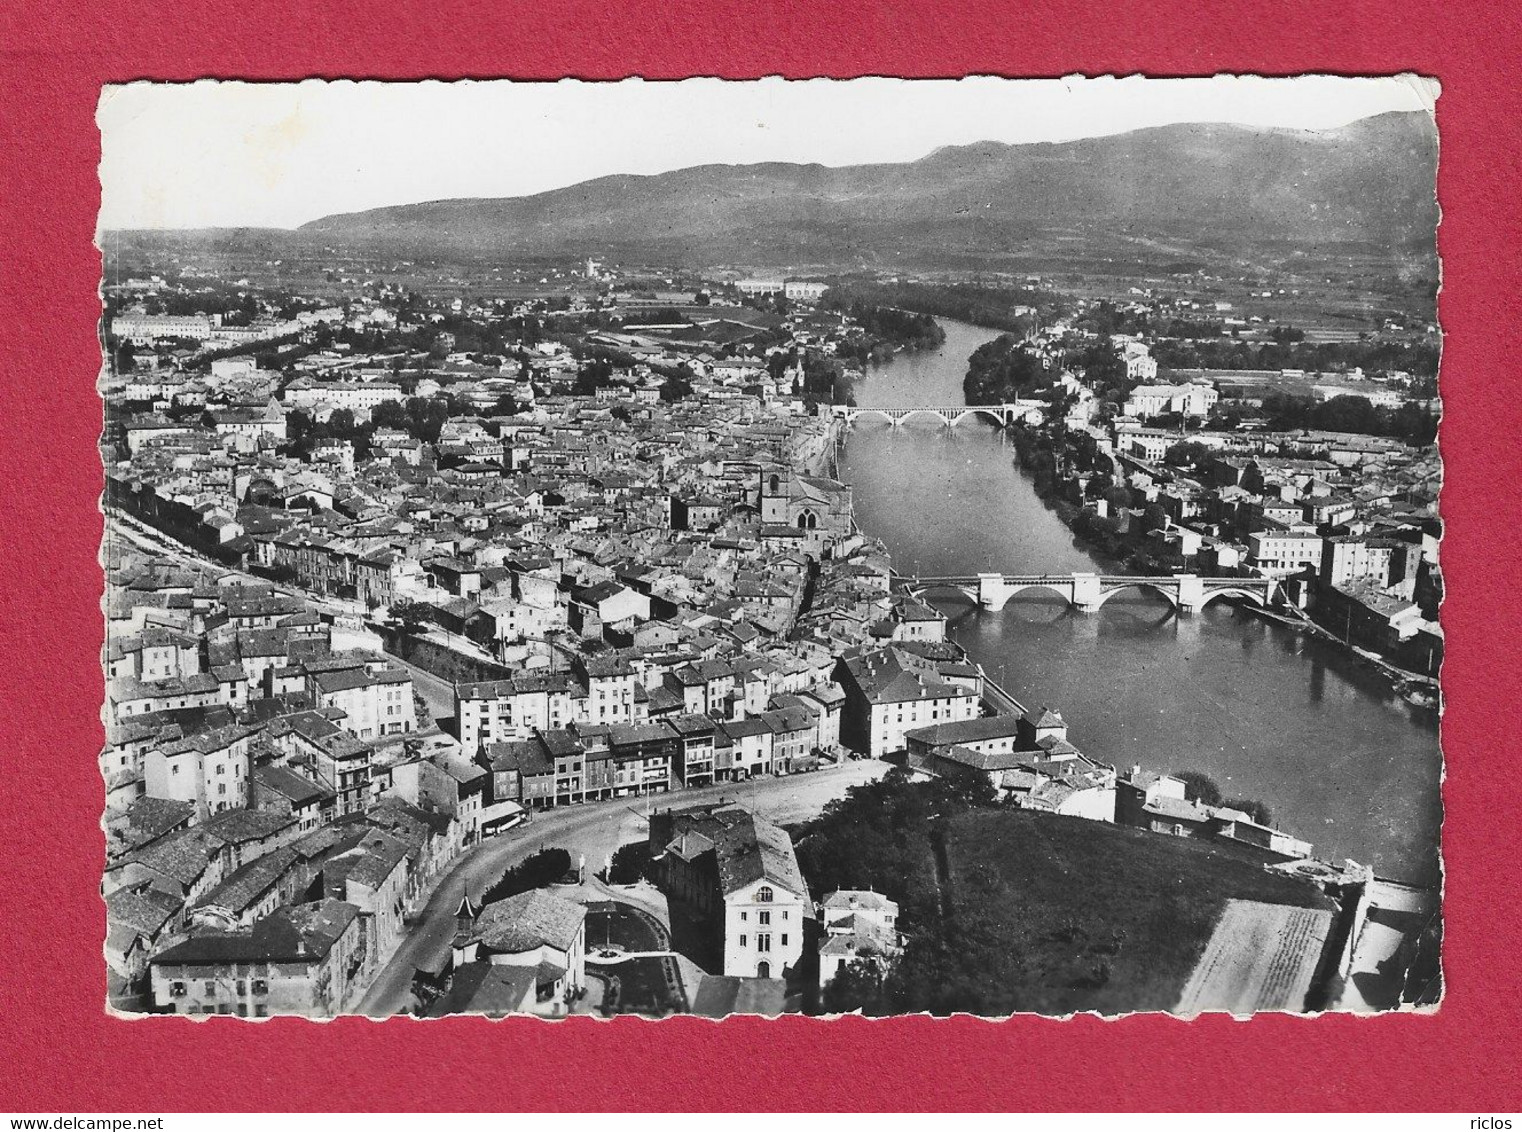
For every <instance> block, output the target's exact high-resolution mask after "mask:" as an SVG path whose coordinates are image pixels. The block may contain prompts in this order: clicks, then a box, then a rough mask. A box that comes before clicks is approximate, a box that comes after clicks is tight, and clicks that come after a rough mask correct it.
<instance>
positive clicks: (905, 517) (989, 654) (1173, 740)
mask: <svg viewBox="0 0 1522 1132" xmlns="http://www.w3.org/2000/svg"><path fill="white" fill-rule="evenodd" d="M945 328H946V331H947V342H946V344H945V345H944V346H943V347H942V348H941V349H939V350H936V351H931V352H929V353H922V354H913V355H902V356H899V357H897V358H895V359H894V360H893V361H892V362H890V363H888V364H887V365H885V366H883V367H878V368H873V369H872V370H871V371H870V372H869V374H868V375H867V378H866V380H864V381H863V382H862V383H861V385H860V394H859V396H858V401H859V403H860V404H861V405H862V406H864V407H876V408H902V407H908V406H914V405H925V404H943V405H952V404H962V403H963V397H962V395H961V382H962V377H963V374H964V373H965V370H966V364H967V358H968V356H969V355H970V354H971V353H972V351H973V350H975V349H976V348H977V347H978V346H979V345H980V344H982V343H983V342H984V341H987V340H989V339H991V338H992V337H994V336H995V334H994V333H992V332H989V331H985V330H980V329H979V328H977V327H975V326H971V325H968V324H965V323H955V322H951V321H949V320H947V321H945ZM1011 439H1012V434H1011V433H1009V432H1005V431H1000V430H995V429H994V428H992V427H991V426H990V425H988V424H987V423H984V422H977V421H967V422H965V423H963V424H961V425H959V426H958V427H956V428H945V427H933V426H932V425H930V424H929V422H926V423H924V424H917V423H910V424H908V425H905V426H902V427H899V428H889V427H887V426H886V425H878V424H874V423H872V422H871V421H870V419H869V420H867V421H865V422H861V423H858V424H855V425H853V426H852V427H851V428H850V430H849V431H848V432H847V433H846V435H845V439H844V443H843V444H842V445H841V446H840V447H839V449H838V454H839V464H840V467H839V472H838V474H837V475H836V476H834V478H836V479H841V480H844V481H847V482H849V483H850V484H851V485H852V498H853V505H854V509H855V516H856V520H857V526H858V527H859V528H860V529H861V530H863V531H864V532H868V533H869V534H870V536H871V537H872V538H873V540H874V541H876V542H880V543H881V544H882V545H884V546H885V547H886V548H887V549H888V550H889V551H890V552H891V555H892V559H893V562H894V563H895V564H896V565H897V566H898V568H899V569H901V570H904V571H905V572H906V573H913V574H919V575H946V576H952V575H956V576H960V575H969V574H976V573H979V572H982V571H989V570H997V571H1003V572H1006V573H1012V574H1040V573H1058V574H1064V573H1071V572H1090V573H1112V572H1115V567H1112V563H1115V564H1116V565H1117V566H1118V564H1119V562H1120V558H1119V557H1112V556H1110V555H1108V554H1106V553H1105V550H1104V548H1103V547H1101V546H1100V545H1098V544H1097V543H1096V542H1095V541H1094V540H1092V539H1089V538H1086V537H1081V536H1080V535H1078V534H1077V533H1075V532H1074V531H1073V530H1072V529H1071V527H1069V526H1068V525H1067V524H1065V523H1064V522H1062V520H1061V519H1060V518H1059V516H1058V515H1057V514H1056V513H1055V512H1054V508H1053V507H1052V506H1051V505H1050V504H1049V503H1048V502H1047V501H1046V500H1044V499H1043V498H1041V497H1040V496H1038V495H1037V494H1036V492H1035V490H1034V488H1033V486H1032V480H1033V476H1032V475H1031V474H1030V473H1027V472H1024V471H1022V470H1021V469H1020V468H1019V467H1018V466H1017V465H1016V464H1015V462H1014V459H1013V457H1014V456H1015V454H1016V450H1015V448H1014V447H1013V446H1012V445H1011ZM1137 572H1140V571H1137ZM931 600H932V603H933V604H934V605H936V606H937V607H938V608H940V609H941V610H942V612H944V613H945V614H946V615H947V616H948V617H949V619H950V620H949V622H948V625H947V635H948V637H949V638H950V639H953V640H955V641H956V643H957V644H959V645H960V646H961V647H962V648H963V649H964V651H965V652H966V654H967V655H968V656H969V658H971V659H972V660H973V661H974V662H975V663H977V664H979V665H980V666H981V667H982V668H983V670H984V671H985V672H986V673H988V674H990V675H992V676H993V678H994V679H995V680H996V681H997V682H999V683H1000V684H1003V685H1005V686H1006V687H1008V688H1009V689H1011V690H1012V691H1014V693H1015V694H1016V696H1017V698H1018V699H1019V700H1020V701H1023V702H1024V703H1026V704H1032V705H1038V704H1053V705H1061V707H1062V710H1063V712H1064V714H1065V715H1066V716H1067V717H1068V718H1069V719H1070V720H1071V721H1072V738H1073V741H1074V742H1075V743H1076V744H1077V745H1078V746H1079V747H1081V748H1082V749H1083V750H1084V752H1085V753H1086V754H1089V755H1090V756H1092V757H1094V758H1097V759H1099V760H1102V761H1104V762H1106V763H1109V764H1110V765H1112V766H1118V767H1129V766H1132V765H1136V764H1140V765H1143V766H1150V767H1154V768H1158V769H1161V770H1167V771H1168V772H1170V773H1179V772H1185V771H1198V772H1201V773H1204V774H1206V775H1209V776H1210V777H1211V778H1213V779H1214V780H1215V781H1217V782H1218V783H1220V784H1221V785H1222V787H1223V788H1224V789H1225V790H1227V791H1229V794H1230V795H1231V796H1236V797H1244V798H1258V799H1261V800H1263V801H1264V802H1266V803H1267V804H1268V805H1269V807H1270V808H1271V809H1272V810H1274V811H1275V812H1276V813H1278V814H1280V815H1283V816H1284V817H1286V818H1291V819H1292V822H1293V824H1294V825H1295V826H1296V827H1297V828H1299V829H1302V830H1304V831H1305V832H1306V833H1307V834H1308V835H1309V836H1310V840H1312V841H1313V842H1314V843H1315V846H1316V852H1317V855H1318V856H1322V857H1325V858H1327V859H1331V860H1340V859H1342V858H1344V857H1349V858H1352V859H1354V860H1358V861H1366V862H1369V863H1371V864H1372V865H1373V866H1374V868H1375V870H1376V872H1377V873H1378V874H1379V875H1381V876H1386V877H1392V878H1395V879H1400V880H1405V881H1409V882H1411V883H1415V884H1421V885H1430V884H1435V883H1437V881H1438V878H1439V876H1440V872H1439V864H1438V856H1437V845H1438V840H1439V833H1440V829H1441V822H1442V810H1441V802H1440V797H1441V795H1440V777H1441V769H1442V761H1441V756H1440V754H1439V752H1438V747H1437V715H1436V713H1435V712H1434V711H1432V710H1430V709H1429V708H1424V707H1416V706H1412V705H1411V704H1409V703H1407V702H1406V701H1405V700H1404V699H1402V698H1401V697H1400V696H1398V695H1396V694H1394V693H1393V692H1392V690H1391V681H1390V680H1389V679H1388V678H1387V677H1386V676H1385V675H1383V674H1381V673H1379V672H1377V671H1375V670H1374V668H1373V667H1371V666H1370V665H1369V664H1367V663H1366V662H1365V661H1364V660H1362V659H1361V658H1359V657H1358V656H1357V655H1356V654H1354V653H1352V652H1350V651H1349V650H1347V649H1345V648H1343V647H1342V646H1341V645H1340V644H1338V645H1337V647H1333V642H1332V641H1330V640H1328V639H1327V638H1325V637H1322V636H1321V635H1319V634H1317V633H1313V632H1309V631H1306V630H1305V629H1304V628H1303V626H1300V625H1295V624H1286V623H1282V622H1280V621H1277V620H1275V619H1273V618H1267V617H1260V616H1257V615H1256V613H1255V612H1253V611H1251V610H1250V609H1249V607H1246V606H1243V607H1235V606H1231V605H1227V604H1226V603H1225V602H1215V603H1212V604H1211V606H1210V607H1209V608H1207V609H1205V610H1204V611H1203V612H1202V613H1198V614H1195V615H1193V616H1190V617H1179V616H1176V615H1175V614H1174V613H1173V610H1172V608H1171V607H1170V606H1169V605H1167V604H1166V603H1165V601H1164V600H1163V599H1162V598H1160V597H1155V596H1151V595H1147V594H1145V593H1136V594H1129V593H1128V594H1122V595H1120V596H1118V597H1116V598H1115V599H1113V600H1111V601H1109V602H1107V603H1106V605H1105V609H1104V611H1103V613H1102V614H1099V615H1092V614H1083V613H1079V612H1076V611H1074V610H1072V609H1070V608H1069V607H1068V605H1067V604H1066V602H1065V601H1063V600H1059V599H1057V598H1056V597H1055V596H1043V595H1042V592H1041V591H1039V590H1035V591H1027V592H1026V593H1025V594H1022V595H1020V597H1018V598H1017V599H1015V600H1013V601H1011V602H1010V603H1009V604H1008V605H1007V606H1005V608H1004V609H1003V610H1002V611H1000V612H998V613H991V612H988V611H986V610H981V609H979V608H978V607H977V606H976V605H975V604H972V605H969V604H968V603H967V601H966V599H965V598H962V597H957V596H953V595H947V596H945V597H933V598H932V599H931ZM1328 751H1336V752H1337V757H1336V758H1335V759H1329V758H1327V757H1326V752H1328Z"/></svg>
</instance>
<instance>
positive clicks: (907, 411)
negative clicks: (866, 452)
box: [830, 401, 1046, 428]
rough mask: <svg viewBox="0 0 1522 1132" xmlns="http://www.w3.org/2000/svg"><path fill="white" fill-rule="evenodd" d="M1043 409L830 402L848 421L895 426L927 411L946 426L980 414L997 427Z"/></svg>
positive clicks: (1032, 404) (833, 410) (835, 412)
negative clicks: (868, 419)
mask: <svg viewBox="0 0 1522 1132" xmlns="http://www.w3.org/2000/svg"><path fill="white" fill-rule="evenodd" d="M1044 408H1046V405H1045V403H1044V402H1040V401H1029V402H1010V403H1008V404H1003V405H914V406H910V407H908V408H876V407H873V408H863V407H859V406H855V405H832V406H831V407H830V411H831V414H832V415H833V416H836V417H839V418H840V419H841V420H843V421H845V423H846V424H851V423H853V422H854V421H856V420H857V419H859V418H861V417H872V416H875V417H881V418H883V419H884V420H886V421H888V422H890V423H891V424H892V425H893V427H894V428H897V427H898V426H899V425H901V424H903V423H904V421H906V420H908V419H909V418H910V417H913V416H916V415H919V414H926V415H929V416H932V417H937V418H939V419H940V422H941V423H942V424H944V425H946V426H947V427H948V428H954V427H956V426H957V425H959V424H961V423H962V422H963V421H964V420H966V419H967V418H968V417H982V418H983V419H984V420H988V421H992V422H993V423H994V424H996V425H998V426H999V427H1000V428H1007V427H1008V426H1009V425H1012V424H1014V423H1015V422H1016V421H1018V420H1020V419H1021V418H1022V417H1024V416H1025V414H1027V413H1029V412H1031V411H1032V410H1033V409H1035V410H1040V409H1044Z"/></svg>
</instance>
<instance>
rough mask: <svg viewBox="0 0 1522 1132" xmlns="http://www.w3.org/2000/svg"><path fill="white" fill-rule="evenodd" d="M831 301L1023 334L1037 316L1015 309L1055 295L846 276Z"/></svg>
mask: <svg viewBox="0 0 1522 1132" xmlns="http://www.w3.org/2000/svg"><path fill="white" fill-rule="evenodd" d="M829 301H831V302H832V303H834V304H835V305H838V306H842V307H844V306H846V305H849V304H851V303H856V302H862V303H866V304H871V305H875V306H882V307H899V308H901V309H903V310H909V311H918V312H919V313H921V314H928V315H938V316H939V317H941V318H954V319H957V320H958V321H960V322H970V323H973V324H975V325H977V326H987V327H989V328H990V329H993V330H1007V331H1011V332H1013V333H1015V334H1020V335H1024V334H1026V333H1028V332H1029V331H1030V329H1031V326H1032V325H1033V323H1034V322H1035V317H1034V316H1033V315H1030V314H1016V313H1015V310H1016V308H1025V307H1029V308H1038V309H1039V308H1041V307H1044V306H1048V305H1050V304H1051V303H1052V301H1053V296H1052V295H1051V294H1049V293H1048V292H1045V291H1041V290H1038V289H1036V288H1032V287H1015V286H1003V285H999V284H984V283H953V284H947V285H943V284H938V283H909V282H903V283H878V282H875V281H868V280H859V279H846V280H838V281H836V282H835V283H833V284H832V285H831V287H830V290H829Z"/></svg>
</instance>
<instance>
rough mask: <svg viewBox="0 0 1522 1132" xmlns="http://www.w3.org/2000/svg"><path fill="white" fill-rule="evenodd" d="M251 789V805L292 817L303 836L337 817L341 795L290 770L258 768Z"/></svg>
mask: <svg viewBox="0 0 1522 1132" xmlns="http://www.w3.org/2000/svg"><path fill="white" fill-rule="evenodd" d="M250 788H251V789H250V797H249V801H250V804H251V805H253V806H256V807H258V808H260V809H265V810H271V811H274V812H277V813H283V814H289V815H290V816H291V817H293V818H294V819H295V820H296V825H297V828H298V830H299V831H300V832H302V833H310V832H311V831H312V830H314V829H316V828H317V827H318V826H320V825H324V824H326V823H327V822H329V821H331V820H332V819H333V818H334V817H335V816H336V809H337V802H338V795H337V794H336V793H335V792H334V791H333V790H331V789H329V788H327V787H326V786H322V785H319V784H318V783H317V782H316V781H314V780H313V779H311V778H308V777H307V776H306V775H304V774H301V773H299V772H298V771H296V770H295V769H293V768H292V767H289V766H278V765H275V764H269V765H266V766H261V767H256V768H255V769H254V773H253V776H252V777H251V779H250Z"/></svg>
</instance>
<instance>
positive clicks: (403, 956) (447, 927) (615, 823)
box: [356, 759, 888, 1017]
mask: <svg viewBox="0 0 1522 1132" xmlns="http://www.w3.org/2000/svg"><path fill="white" fill-rule="evenodd" d="M887 770H888V764H887V763H883V762H877V761H875V760H870V759H863V760H860V761H857V762H847V763H842V764H840V765H838V766H830V767H825V768H824V769H822V770H817V771H811V772H809V773H807V774H794V775H786V776H784V777H781V778H759V779H752V780H750V781H748V782H727V783H721V784H720V785H718V786H707V787H701V788H699V789H695V790H681V791H677V792H675V793H672V794H665V795H656V796H653V797H650V798H614V799H610V800H608V801H604V802H588V803H586V804H584V805H580V806H566V807H563V808H561V809H556V810H549V811H545V812H541V813H536V814H535V815H534V817H533V818H532V819H531V820H530V821H529V822H528V823H527V824H526V825H522V826H519V827H518V828H517V829H514V830H511V831H509V832H508V833H504V834H501V835H499V836H497V837H495V838H492V839H491V840H490V841H486V842H484V843H482V844H480V845H477V846H476V847H474V848H472V849H470V850H467V851H466V852H465V853H464V854H462V855H461V856H460V857H459V859H458V860H457V861H456V862H455V864H454V865H453V866H452V867H451V868H450V870H449V872H448V873H446V874H445V876H444V878H443V880H441V881H440V882H439V884H438V887H437V888H436V889H435V890H434V894H433V897H432V899H430V900H429V901H428V904H427V906H426V907H425V908H424V910H423V914H422V919H421V922H419V923H417V924H415V926H413V927H412V928H410V929H409V930H408V931H407V934H406V936H405V938H404V939H403V940H402V943H401V945H400V946H399V947H398V948H397V949H396V951H395V953H394V954H393V955H392V957H391V960H390V962H388V963H387V964H386V966H385V967H383V968H382V969H381V971H380V973H379V974H377V975H376V977H375V980H374V981H373V982H372V983H371V984H370V988H369V990H368V991H366V993H365V995H364V997H363V998H362V999H361V1000H360V1002H359V1005H358V1007H357V1008H356V1010H357V1012H358V1013H360V1014H366V1015H369V1016H371V1017H385V1016H388V1015H391V1014H398V1013H401V1012H402V1011H404V1010H406V1009H407V1008H408V1006H409V1005H410V1003H411V998H412V973H413V970H414V969H415V968H416V967H418V966H420V965H426V964H427V963H428V962H430V961H432V960H434V959H436V958H437V957H439V956H442V955H443V954H444V953H445V952H446V951H447V950H448V949H449V945H450V943H451V941H452V940H453V939H454V933H455V919H454V914H455V909H457V908H458V907H459V906H460V897H461V896H462V895H463V894H464V893H465V891H466V889H467V887H468V888H469V891H470V894H471V897H472V899H479V898H480V897H481V895H482V894H483V893H484V892H485V891H486V889H488V888H489V887H491V885H493V884H495V883H496V882H497V880H498V879H499V878H500V877H501V876H502V874H503V873H504V872H506V871H507V870H508V869H510V868H512V867H513V866H514V865H516V864H518V863H519V862H521V861H522V860H523V859H524V858H525V857H527V856H528V855H529V854H531V853H536V852H538V851H539V850H540V849H545V848H559V849H565V850H566V851H567V852H569V853H570V854H571V859H572V860H573V861H574V860H576V859H577V858H578V857H580V856H584V857H585V858H586V864H587V868H588V869H590V870H592V871H594V872H595V871H597V870H599V869H601V868H603V867H604V865H606V864H607V861H608V858H609V857H611V856H612V854H613V852H614V850H616V849H617V848H618V847H619V846H620V845H624V844H627V843H629V842H632V841H638V840H641V839H642V838H643V837H644V836H645V830H646V823H645V813H646V810H645V806H646V804H647V803H648V804H650V805H652V806H656V807H667V806H691V805H697V804H699V803H701V802H716V801H718V800H719V799H720V798H723V799H725V800H726V801H735V802H740V803H743V804H744V805H745V806H746V807H747V808H748V809H750V810H752V811H754V812H755V813H757V814H760V815H761V816H762V817H765V818H767V819H768V820H770V821H773V822H776V823H778V824H791V823H794V822H799V821H804V820H807V819H808V818H811V817H814V816H816V815H817V814H818V813H819V812H820V811H821V810H823V809H824V807H825V806H826V805H827V804H828V803H829V802H830V801H832V800H833V799H835V798H839V797H841V796H843V795H844V794H845V792H846V790H847V788H849V787H851V786H856V785H860V784H861V783H864V782H870V781H872V780H874V779H877V778H879V777H881V776H882V775H883V774H884V773H885V772H886V771H887Z"/></svg>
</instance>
